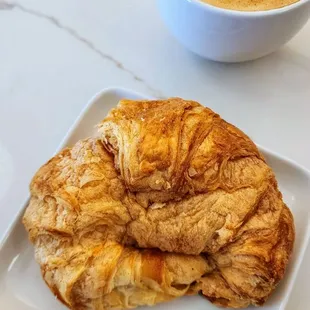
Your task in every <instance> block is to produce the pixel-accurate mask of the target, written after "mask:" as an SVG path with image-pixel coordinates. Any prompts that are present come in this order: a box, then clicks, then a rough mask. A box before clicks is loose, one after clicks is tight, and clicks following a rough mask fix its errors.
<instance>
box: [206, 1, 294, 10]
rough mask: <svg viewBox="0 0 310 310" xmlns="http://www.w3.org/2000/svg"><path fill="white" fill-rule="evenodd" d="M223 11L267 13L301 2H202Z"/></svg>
mask: <svg viewBox="0 0 310 310" xmlns="http://www.w3.org/2000/svg"><path fill="white" fill-rule="evenodd" d="M200 1H201V2H204V3H208V4H210V5H213V6H217V7H220V8H223V9H228V10H235V11H267V10H273V9H279V8H282V7H284V6H287V5H290V4H293V3H295V2H297V1H299V0H200Z"/></svg>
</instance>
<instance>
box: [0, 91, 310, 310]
mask: <svg viewBox="0 0 310 310" xmlns="http://www.w3.org/2000/svg"><path fill="white" fill-rule="evenodd" d="M122 98H131V99H139V98H146V96H143V95H141V94H137V93H134V92H131V91H128V90H124V89H117V88H113V89H107V90H103V91H102V92H100V93H99V94H98V95H96V96H95V97H94V98H93V99H92V100H91V101H90V102H89V103H88V105H87V106H86V108H85V109H84V111H82V113H81V115H80V116H79V118H78V119H77V121H76V122H75V123H74V125H73V126H72V128H71V129H70V130H69V132H68V134H67V135H66V137H65V138H64V140H63V142H62V143H61V145H60V146H59V149H58V150H60V149H62V148H63V147H65V146H72V145H73V144H74V143H75V142H76V141H77V140H79V139H81V138H85V137H87V136H90V135H92V134H93V133H94V132H95V129H94V125H95V124H97V123H98V122H99V121H100V120H102V119H103V118H104V117H105V116H106V114H107V113H108V111H109V110H110V109H111V108H113V107H115V106H116V104H117V103H118V101H119V100H120V99H122ZM58 150H57V152H58ZM260 150H261V151H262V152H263V154H264V155H265V157H266V159H267V162H268V163H269V165H270V166H271V167H272V168H273V169H274V171H275V174H276V176H277V180H278V182H279V185H280V189H281V191H282V193H283V197H284V200H285V202H286V203H287V205H288V206H289V207H290V209H291V210H292V212H293V215H294V218H295V225H296V243H295V249H294V253H293V257H292V260H291V263H290V265H289V267H288V270H287V273H286V277H285V279H284V280H283V281H282V282H281V284H280V285H279V287H278V288H277V290H276V292H275V293H274V294H273V295H272V296H271V298H270V299H269V300H268V302H267V303H266V305H265V306H264V307H262V308H261V309H268V310H291V309H293V308H294V310H297V309H296V307H295V305H297V304H298V300H299V298H298V292H299V291H300V290H299V289H298V287H304V286H305V285H307V283H308V279H303V277H302V269H303V268H306V267H307V265H308V263H309V264H310V261H309V262H303V263H302V260H303V256H304V254H305V250H306V247H307V245H308V241H309V234H310V229H309V228H310V225H309V207H308V206H309V202H310V173H309V172H308V171H307V170H305V169H304V168H302V167H300V166H299V165H297V164H296V163H293V162H291V161H290V160H288V159H285V158H283V157H281V156H279V155H277V154H274V153H272V152H270V151H268V150H266V149H264V148H262V147H260ZM26 206H27V202H26V203H25V204H24V206H23V208H22V209H21V211H20V214H19V216H18V217H17V218H16V220H15V221H14V222H13V223H12V225H11V229H10V230H9V233H8V234H7V236H6V238H5V240H3V241H2V243H1V244H0V309H3V310H34V309H37V310H64V309H66V307H65V306H63V305H62V304H61V303H60V302H59V301H58V300H57V299H56V298H55V297H54V296H53V295H52V294H51V293H50V291H49V289H48V288H47V286H46V285H45V283H44V282H43V280H42V278H41V275H40V271H39V267H38V265H37V264H36V262H35V261H34V255H33V247H32V245H31V244H30V243H29V242H28V239H27V234H26V232H25V230H24V227H23V225H22V224H21V217H22V215H23V212H24V209H25V207H26ZM301 263H302V264H301ZM301 265H302V267H301V268H300V266H301ZM296 278H297V280H298V281H295V280H296ZM293 288H294V289H293ZM297 308H298V309H306V308H307V307H306V308H299V307H297ZM140 309H143V310H146V309H150V308H140ZM152 309H154V310H168V309H178V310H188V309H193V310H211V309H218V308H216V307H214V306H212V305H211V304H210V303H209V302H208V301H207V300H206V299H204V298H203V297H200V296H194V297H183V298H181V299H178V300H175V301H172V302H169V303H165V304H161V305H158V306H156V307H153V308H152ZM249 309H252V308H249ZM253 309H254V308H253ZM255 309H258V308H255ZM307 309H308V308H307Z"/></svg>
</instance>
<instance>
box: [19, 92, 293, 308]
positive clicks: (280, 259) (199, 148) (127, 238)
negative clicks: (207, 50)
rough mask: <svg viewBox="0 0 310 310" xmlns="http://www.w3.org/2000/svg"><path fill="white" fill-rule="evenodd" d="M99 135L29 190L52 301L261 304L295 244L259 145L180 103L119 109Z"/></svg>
mask: <svg viewBox="0 0 310 310" xmlns="http://www.w3.org/2000/svg"><path fill="white" fill-rule="evenodd" d="M98 127H99V138H90V139H86V140H82V141H79V142H78V143H77V144H76V145H75V146H74V147H73V148H72V149H69V148H68V149H65V150H63V151H62V152H60V153H59V154H58V155H56V156H55V157H53V158H52V159H51V160H50V161H49V162H47V163H46V164H45V165H44V166H43V167H41V168H40V169H39V171H38V172H37V174H36V175H35V176H34V178H33V180H32V183H31V186H30V191H31V200H30V203H29V206H28V208H27V210H26V213H25V216H24V219H23V221H24V224H25V227H26V229H27V230H28V233H29V237H30V240H31V241H32V242H33V243H34V245H35V251H36V259H37V261H38V263H39V264H40V266H41V270H42V275H43V277H44V280H45V281H46V283H47V284H48V286H49V287H50V288H51V290H52V291H53V292H54V294H55V295H57V296H58V297H59V299H60V300H62V301H63V303H64V304H66V305H67V306H68V307H70V308H71V309H78V310H84V309H94V310H97V309H114V308H117V307H118V308H132V307H136V306H139V305H154V304H156V303H158V302H162V301H167V300H170V299H173V298H176V297H179V296H182V295H185V294H196V293H197V292H200V291H202V293H203V294H204V295H205V296H206V297H207V298H208V299H209V300H210V301H211V302H213V303H215V304H217V305H220V306H224V307H235V308H240V307H246V306H248V305H250V304H254V305H261V304H263V303H264V302H265V300H266V299H267V298H268V296H269V295H270V294H271V292H272V291H273V290H274V288H275V287H276V285H277V283H278V282H279V281H280V280H281V279H282V277H283V276H284V272H285V268H286V266H287V263H288V261H289V257H290V254H291V252H292V248H293V243H294V238H295V236H294V223H293V218H292V215H291V213H290V211H289V209H288V208H287V207H286V206H285V204H284V203H283V200H282V196H281V193H280V192H279V190H278V186H277V182H276V180H275V177H274V174H273V172H272V170H271V169H270V167H269V166H268V165H267V164H266V163H265V160H264V158H263V157H262V155H261V154H260V153H259V151H258V149H257V147H256V146H255V144H254V143H253V142H252V141H251V140H250V139H249V138H248V137H247V136H246V135H245V134H244V133H243V132H241V131H240V130H239V129H237V128H236V127H234V126H232V125H230V124H228V123H226V122H225V121H224V120H222V119H221V118H220V117H219V116H218V115H217V114H215V113H214V112H212V111H211V110H210V109H207V108H204V107H202V106H201V105H199V104H198V103H197V102H193V101H185V100H182V99H179V98H172V99H168V100H157V101H130V100H123V101H121V102H120V104H119V106H118V107H117V108H116V109H114V110H112V111H111V112H110V114H109V115H108V117H107V118H106V119H105V120H104V121H103V122H102V123H101V124H99V126H98ZM143 248H144V250H143Z"/></svg>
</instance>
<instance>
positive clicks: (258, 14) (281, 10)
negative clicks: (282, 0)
mask: <svg viewBox="0 0 310 310" xmlns="http://www.w3.org/2000/svg"><path fill="white" fill-rule="evenodd" d="M309 1H310V0H297V1H296V2H294V3H292V4H289V5H286V6H283V7H281V8H276V9H270V10H265V11H238V10H231V9H225V8H221V7H217V6H214V5H211V4H209V3H207V2H203V1H201V0H186V2H188V3H190V4H192V5H195V6H197V7H200V8H201V9H203V10H212V11H214V12H215V13H220V14H224V15H230V16H235V17H236V16H238V17H248V18H257V17H263V16H273V15H279V14H283V13H286V12H288V11H291V10H294V9H297V8H299V7H300V6H303V5H304V4H306V3H307V2H309Z"/></svg>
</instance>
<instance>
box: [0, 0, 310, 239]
mask: <svg viewBox="0 0 310 310" xmlns="http://www.w3.org/2000/svg"><path fill="white" fill-rule="evenodd" d="M124 24H126V25H127V26H126V27H124V26H123V25H124ZM0 37H1V47H0V238H1V237H2V236H3V235H4V233H5V231H6V230H7V228H8V227H9V224H10V223H11V221H12V220H13V219H14V216H15V215H16V213H17V212H18V211H19V210H20V208H21V206H22V204H23V202H24V201H25V199H26V197H27V195H28V184H29V180H30V178H31V176H32V175H33V173H34V172H35V171H36V169H37V168H38V167H39V165H41V164H42V163H43V162H45V161H46V160H47V159H48V158H49V157H50V156H51V155H52V154H53V152H54V151H55V149H56V147H57V145H58V144H59V142H60V141H61V139H62V137H63V136H64V134H65V133H66V131H67V129H68V128H69V127H70V125H71V124H72V122H73V121H74V119H75V118H76V117H77V115H78V114H79V112H80V110H81V109H82V108H83V106H84V105H85V104H86V102H87V101H88V100H89V99H90V97H92V95H93V94H94V93H96V92H97V91H99V90H100V89H102V88H105V87H109V86H121V87H126V88H130V89H133V90H136V91H139V92H142V93H146V94H148V95H153V96H156V97H166V96H180V97H185V98H188V99H195V100H198V101H200V102H201V103H203V104H205V105H208V106H210V107H211V108H212V109H214V110H215V111H217V112H218V113H220V114H221V115H222V116H223V117H224V118H225V119H227V120H228V121H230V122H232V123H234V124H236V125H237V126H239V127H240V128H241V129H243V130H244V131H245V132H247V133H248V134H249V135H250V136H251V137H252V138H253V139H254V140H255V141H256V142H257V143H259V144H262V145H264V146H266V147H267V148H269V149H272V150H274V151H276V152H278V153H281V154H283V155H285V156H287V157H289V158H291V159H293V160H295V161H297V162H299V163H300V164H302V165H304V166H305V167H307V168H308V169H310V161H309V158H310V143H309V134H310V121H309V120H310V83H309V81H310V40H309V37H310V22H309V23H308V24H307V25H306V27H305V28H304V29H303V30H302V31H301V32H300V33H299V34H298V35H297V36H296V37H295V38H294V39H293V40H292V41H291V42H290V43H289V44H287V46H285V47H284V48H282V49H281V50H279V51H278V52H276V53H274V54H272V55H270V56H267V57H265V58H263V59H260V60H257V61H254V62H249V63H244V64H233V65H228V64H219V63H213V62H209V61H206V60H203V59H201V58H199V57H197V56H195V55H193V54H192V53H190V52H188V51H187V50H185V49H184V48H183V47H182V46H181V45H180V44H179V43H178V42H176V41H175V40H174V39H173V38H172V36H171V35H170V34H169V33H168V32H167V30H166V29H165V27H164V25H163V23H162V22H161V20H160V17H159V15H158V12H157V10H156V2H155V1H154V0H148V1H139V0H131V1H127V0H113V1H111V0H110V1H108V0H93V1H82V0H54V1H47V0H19V1H18V2H16V1H14V2H10V1H7V2H4V1H1V0H0Z"/></svg>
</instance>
